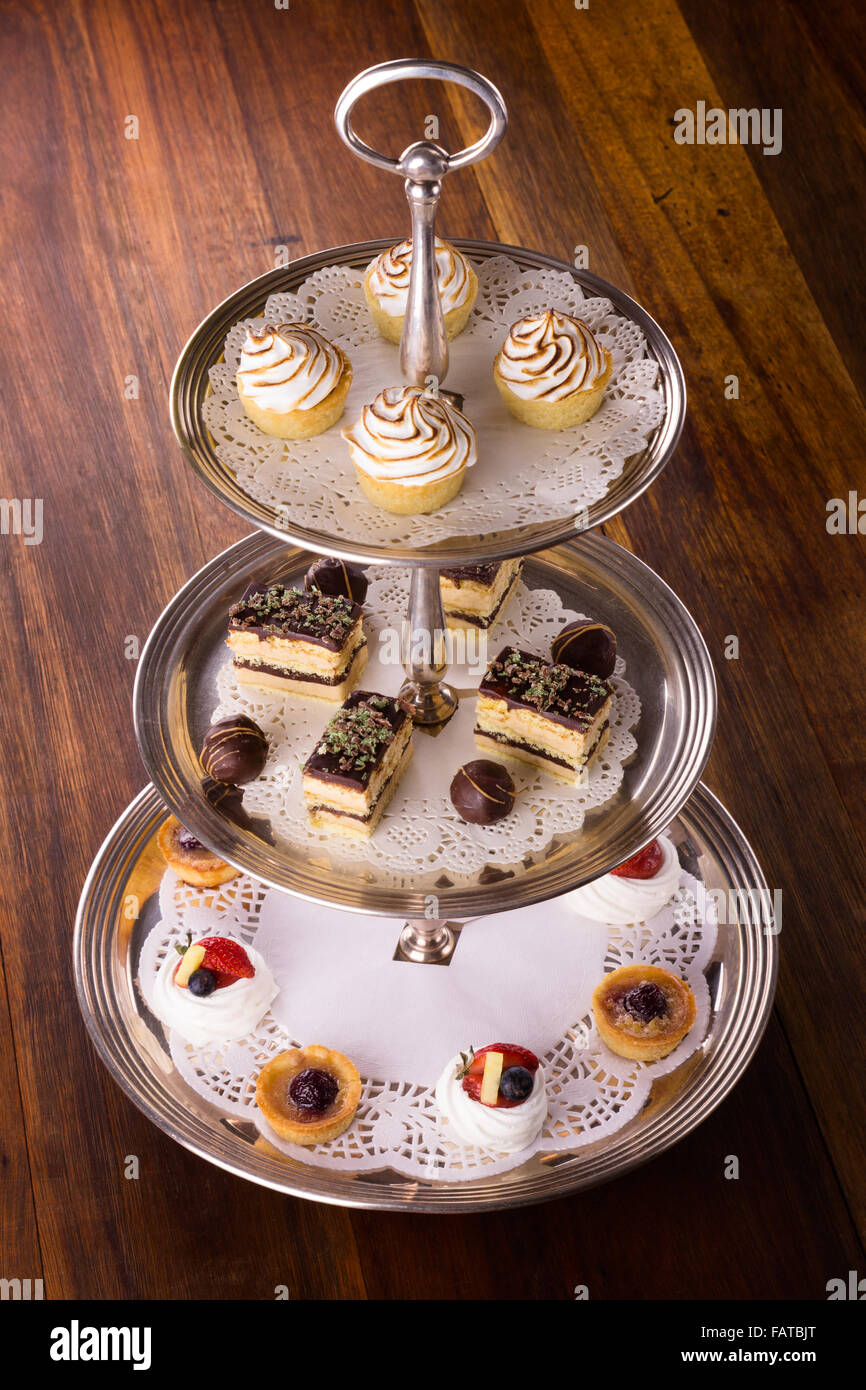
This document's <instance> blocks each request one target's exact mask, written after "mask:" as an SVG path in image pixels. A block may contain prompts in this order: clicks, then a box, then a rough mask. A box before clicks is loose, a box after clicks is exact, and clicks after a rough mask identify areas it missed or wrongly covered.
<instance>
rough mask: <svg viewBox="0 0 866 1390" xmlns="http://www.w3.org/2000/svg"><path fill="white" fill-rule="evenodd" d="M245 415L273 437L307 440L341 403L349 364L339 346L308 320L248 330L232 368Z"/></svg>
mask: <svg viewBox="0 0 866 1390" xmlns="http://www.w3.org/2000/svg"><path fill="white" fill-rule="evenodd" d="M236 380H237V388H238V395H239V396H240V398H241V404H242V405H243V408H244V410H245V411H246V413H247V415H248V416H249V417H250V419H251V420H252V421H253V423H254V424H256V425H258V427H259V429H260V430H264V432H265V434H273V435H276V437H277V438H278V439H312V437H313V435H316V434H321V433H322V432H323V430H327V429H330V427H331V425H334V424H336V422H337V421H338V420H339V418H340V416H341V415H342V413H343V411H344V410H345V408H346V396H347V395H348V393H349V387H350V386H351V384H352V364H351V362H350V361H349V359H348V357H347V356H346V354H345V353H344V352H343V349H342V348H341V347H338V346H337V344H336V343H332V342H330V341H329V340H328V339H327V338H326V337H325V336H324V334H322V333H320V332H319V330H318V329H317V328H313V327H312V326H311V325H310V324H308V323H281V324H279V325H277V326H273V325H271V324H265V325H264V327H263V328H262V329H261V330H259V331H258V332H256V331H254V330H253V329H250V330H249V332H248V333H247V336H246V339H245V341H244V345H243V349H242V350H241V360H240V363H239V365H238V371H237V377H236Z"/></svg>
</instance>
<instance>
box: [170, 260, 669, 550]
mask: <svg viewBox="0 0 866 1390" xmlns="http://www.w3.org/2000/svg"><path fill="white" fill-rule="evenodd" d="M399 239H400V238H397V240H399ZM452 241H453V244H454V245H455V246H457V247H458V248H459V249H460V250H461V251H464V252H465V253H466V254H467V255H470V256H472V257H473V259H475V260H486V259H488V258H489V257H491V256H496V255H501V254H504V255H507V256H510V257H511V258H512V259H513V260H515V261H517V262H518V264H519V265H521V266H525V267H527V268H541V269H544V268H548V269H552V270H558V271H564V272H565V273H566V274H570V275H571V276H573V277H574V279H575V280H576V281H577V282H578V283H579V284H580V286H581V287H582V289H583V290H584V291H585V292H586V294H587V295H589V296H600V297H603V298H606V299H609V300H611V301H612V303H613V305H614V307H615V309H616V310H617V311H618V312H619V313H620V314H622V315H623V316H624V317H626V318H629V319H631V320H632V321H633V322H635V323H636V324H637V325H638V327H639V328H640V329H641V331H642V333H643V334H644V336H645V338H646V340H647V347H648V351H649V353H650V355H651V356H652V357H654V358H655V360H656V361H657V362H658V364H659V380H660V388H661V390H662V393H663V396H664V401H665V417H664V420H663V421H662V423H661V424H660V425H659V426H658V428H657V429H656V430H655V432H654V434H653V435H652V437H651V439H650V441H649V444H648V446H647V447H646V448H645V449H643V450H642V451H641V452H640V453H637V454H635V455H633V456H632V457H631V458H630V459H628V460H627V461H626V464H625V467H624V469H623V471H622V473H621V474H620V476H619V477H618V478H616V479H614V480H613V481H612V482H611V484H610V485H609V487H608V489H607V491H606V492H605V494H604V496H603V497H601V498H599V499H598V501H596V502H593V503H592V504H591V505H590V506H589V508H588V509H587V513H588V514H587V515H586V516H585V517H582V518H581V521H582V522H583V526H582V527H581V529H590V528H592V527H594V526H598V525H600V524H601V523H602V522H604V521H609V520H610V518H611V517H613V516H616V514H617V513H618V512H620V511H622V509H623V508H624V507H627V506H628V505H629V504H630V503H631V502H633V501H634V500H635V498H637V497H639V496H640V495H641V493H643V492H644V491H645V490H646V489H647V488H648V487H649V486H650V484H651V483H652V482H653V481H654V480H655V479H656V478H657V477H658V475H659V473H660V472H661V471H662V469H663V468H664V467H665V464H666V463H667V462H668V460H669V459H670V457H671V454H672V453H673V451H674V449H675V448H676V444H677V441H678V439H679V436H680V433H681V431H682V427H683V421H684V419H685V411H686V389H685V381H684V378H683V373H682V368H681V366H680V363H679V359H678V358H677V355H676V353H675V352H674V349H673V347H672V346H671V343H670V342H669V341H668V339H667V337H666V336H665V334H664V333H663V332H662V330H661V329H660V328H659V326H658V324H657V323H656V322H655V321H654V320H653V319H652V318H651V317H650V315H649V314H648V313H647V312H646V310H645V309H642V308H641V306H640V305H639V304H637V303H635V301H634V300H633V299H631V298H630V297H629V296H628V295H627V294H625V293H624V292H623V291H622V290H619V289H617V288H616V286H614V285H609V284H608V283H607V282H606V281H605V280H600V279H599V278H598V276H596V275H590V274H589V272H588V271H585V270H579V269H576V268H575V267H574V266H573V265H570V264H569V263H568V262H567V261H560V260H556V259H555V258H554V257H552V256H547V255H544V254H543V253H542V252H539V251H529V250H526V249H525V248H523V247H516V246H506V245H502V244H500V243H499V242H488V241H471V240H466V239H465V238H452ZM391 245H393V240H389V239H387V238H383V239H380V240H378V241H365V242H356V243H354V244H353V245H350V246H338V247H334V248H332V249H330V250H327V251H319V252H317V253H316V254H315V255H312V256H305V257H304V258H303V259H302V260H298V261H293V262H292V263H291V264H290V265H288V266H286V267H285V268H282V269H278V270H272V271H269V272H268V273H267V274H266V275H262V276H260V277H259V278H258V279H257V280H252V281H251V282H250V283H249V284H248V285H244V286H243V287H242V288H241V289H239V290H237V291H236V292H235V293H234V294H233V295H230V296H229V298H228V299H226V300H224V301H223V303H222V304H220V305H218V306H217V308H216V309H214V310H213V311H212V313H211V314H209V315H208V317H207V318H206V319H205V320H204V322H203V323H201V324H200V325H199V327H198V328H197V329H196V330H195V332H194V333H193V335H192V337H191V338H190V339H189V342H188V343H187V344H186V346H185V347H184V349H183V352H182V353H181V356H180V358H179V360H178V363H177V366H176V367H175V371H174V377H173V379H172V384H171V414H172V424H173V426H174V431H175V434H176V436H177V438H178V441H179V443H180V444H181V446H182V448H183V449H184V452H185V454H186V456H187V458H188V460H189V462H190V463H191V464H192V466H193V468H194V469H195V470H196V472H197V473H198V474H199V476H200V477H201V479H202V481H203V482H204V483H205V484H206V485H207V486H208V487H209V488H210V489H211V491H212V492H214V493H215V494H216V495H217V497H219V498H220V500H221V501H223V502H225V503H226V504H227V506H229V507H231V508H232V510H233V511H235V512H237V513H238V514H239V515H240V516H242V517H244V518H245V519H246V520H247V521H249V522H251V523H252V524H253V525H254V526H257V527H259V528H260V529H261V530H264V531H268V532H270V534H271V535H273V536H276V537H277V538H279V539H282V540H283V541H284V542H291V543H294V544H296V545H298V546H302V547H305V548H307V549H309V550H313V551H315V552H316V553H317V554H331V555H341V556H343V557H344V558H345V559H356V560H361V561H366V562H368V563H371V562H373V561H378V562H379V563H382V564H405V563H407V562H409V561H411V562H413V563H416V564H428V565H429V564H437V565H445V564H448V565H460V564H469V563H473V564H477V563H479V562H480V561H483V560H494V559H504V558H505V557H506V556H508V555H523V554H527V553H529V552H531V551H536V550H539V549H541V548H543V547H547V546H552V545H558V544H560V543H561V542H563V541H565V540H568V539H570V538H571V537H573V536H574V535H575V534H576V533H577V527H576V525H575V519H574V518H573V517H570V518H565V519H558V520H555V521H544V522H541V523H539V524H537V525H531V526H522V527H519V528H517V529H513V530H502V529H497V523H496V518H495V517H491V519H490V524H489V529H488V530H487V531H486V532H485V534H483V535H477V536H471V535H469V536H454V537H451V538H450V539H448V540H447V541H442V542H438V543H436V544H434V545H429V546H421V547H418V546H412V545H408V544H403V545H395V544H393V543H390V542H389V543H387V544H381V545H375V544H373V543H372V542H364V543H359V542H354V541H351V540H349V539H347V538H346V537H345V536H344V537H334V536H330V535H328V534H327V533H325V532H324V531H319V530H310V529H306V528H304V527H301V526H299V525H297V524H294V523H293V522H292V519H291V516H286V515H284V514H283V513H282V512H278V511H277V510H276V509H275V508H273V507H270V506H268V505H266V504H264V503H262V502H259V501H258V500H256V499H255V498H253V497H251V496H250V495H249V494H248V493H247V492H245V491H244V490H243V488H242V487H241V486H240V485H239V483H238V480H237V478H236V477H235V475H234V473H233V471H232V469H231V468H230V467H229V466H228V464H226V463H224V462H222V461H221V460H220V459H219V458H218V457H217V453H216V449H215V446H214V441H213V439H212V438H211V435H210V433H209V431H208V429H207V427H206V425H205V423H204V420H203V416H202V407H203V405H204V401H205V397H206V396H207V393H208V372H209V370H210V368H211V367H212V366H214V365H215V364H216V363H217V362H219V361H220V359H221V357H222V352H223V344H224V341H225V338H226V335H227V333H228V331H229V329H230V328H232V327H233V325H234V324H236V323H238V322H239V321H240V320H242V319H245V318H248V317H253V316H255V315H258V314H261V313H263V312H264V307H265V303H266V301H267V299H268V297H269V295H272V294H276V293H279V292H284V291H293V290H296V289H297V288H298V287H299V286H300V285H301V284H302V283H303V281H304V280H306V279H307V277H308V276H310V275H311V274H312V273H313V272H314V271H316V270H319V269H321V268H323V267H325V266H328V265H337V264H339V265H346V266H350V267H353V268H357V269H363V268H364V267H365V266H366V265H367V264H368V263H369V262H370V260H371V259H372V258H373V257H374V256H375V255H377V254H378V253H379V252H380V251H382V250H384V249H385V248H386V247H388V246H391Z"/></svg>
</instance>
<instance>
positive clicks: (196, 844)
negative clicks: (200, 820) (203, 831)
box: [177, 826, 204, 850]
mask: <svg viewBox="0 0 866 1390" xmlns="http://www.w3.org/2000/svg"><path fill="white" fill-rule="evenodd" d="M177 842H178V844H179V845H180V847H181V849H185V850H193V849H204V845H203V844H202V842H201V840H198V839H196V837H195V835H193V833H192V831H191V830H185V829H184V828H183V826H181V828H180V830H179V831H178V832H177Z"/></svg>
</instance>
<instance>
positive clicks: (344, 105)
mask: <svg viewBox="0 0 866 1390" xmlns="http://www.w3.org/2000/svg"><path fill="white" fill-rule="evenodd" d="M407 78H433V79H435V80H436V81H438V82H455V83H456V84H457V85H458V87H466V88H467V90H468V91H470V92H474V94H475V95H476V96H477V97H480V98H481V100H482V101H483V102H484V104H485V106H486V107H487V109H488V111H489V112H490V125H489V126H488V127H487V130H486V131H485V132H484V134H483V135H482V136H481V139H480V140H476V141H475V144H474V145H468V146H467V148H466V149H465V150H458V152H457V154H449V155H448V156H447V160H448V162H447V169H449V170H450V169H464V168H465V167H466V165H467V164H474V163H475V161H476V160H477V159H483V158H484V156H485V155H487V154H489V153H490V151H491V150H492V149H495V147H496V146H497V145H498V144H499V141H500V140H501V139H502V137H503V135H504V134H505V127H506V125H507V124H508V112H507V111H506V109H505V102H504V101H503V100H502V94H501V93H500V91H499V90H498V88H497V87H494V85H493V83H492V82H490V81H488V79H487V78H486V77H482V76H481V74H480V73H479V72H473V70H472V68H464V67H461V65H460V64H459V63H439V62H434V61H432V60H430V61H427V60H425V59H422V58H395V59H393V61H391V62H390V63H377V64H376V66H375V67H372V68H365V70H364V71H363V72H359V73H358V76H357V77H353V78H352V81H351V82H350V83H349V85H348V86H347V87H346V88H345V89H344V91H343V92H342V93H341V95H340V99H339V101H338V102H337V105H336V107H335V108H334V124H335V125H336V127H337V131H338V133H339V135H340V139H341V140H343V141H345V143H346V144H347V145H348V146H349V149H350V150H352V152H353V153H354V154H357V155H359V156H360V158H361V159H366V160H367V162H368V163H369V164H375V165H376V167H377V168H379V169H388V170H389V171H390V172H391V173H392V174H405V172H406V171H405V170H404V168H403V164H402V157H401V159H392V158H391V156H390V155H387V154H379V152H378V150H374V149H373V148H372V146H370V145H368V144H366V143H365V141H363V140H362V139H361V138H360V136H359V135H358V134H357V133H356V131H355V128H354V126H353V125H352V119H351V117H352V109H353V107H354V106H355V103H356V102H357V101H358V100H359V99H360V98H361V97H362V96H365V95H366V93H367V92H372V91H374V90H375V88H377V87H384V86H386V85H387V84H388V83H389V82H403V81H405V80H406V79H407ZM410 148H411V146H410Z"/></svg>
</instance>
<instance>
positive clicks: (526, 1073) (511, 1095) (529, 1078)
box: [499, 1067, 535, 1100]
mask: <svg viewBox="0 0 866 1390" xmlns="http://www.w3.org/2000/svg"><path fill="white" fill-rule="evenodd" d="M534 1084H535V1077H534V1076H533V1075H532V1072H531V1071H530V1070H529V1068H528V1067H507V1068H506V1070H505V1071H504V1072H503V1073H502V1076H501V1077H500V1079H499V1094H500V1095H501V1096H503V1097H504V1099H505V1100H526V1097H527V1096H528V1095H529V1093H530V1091H531V1090H532V1087H533V1086H534Z"/></svg>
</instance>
